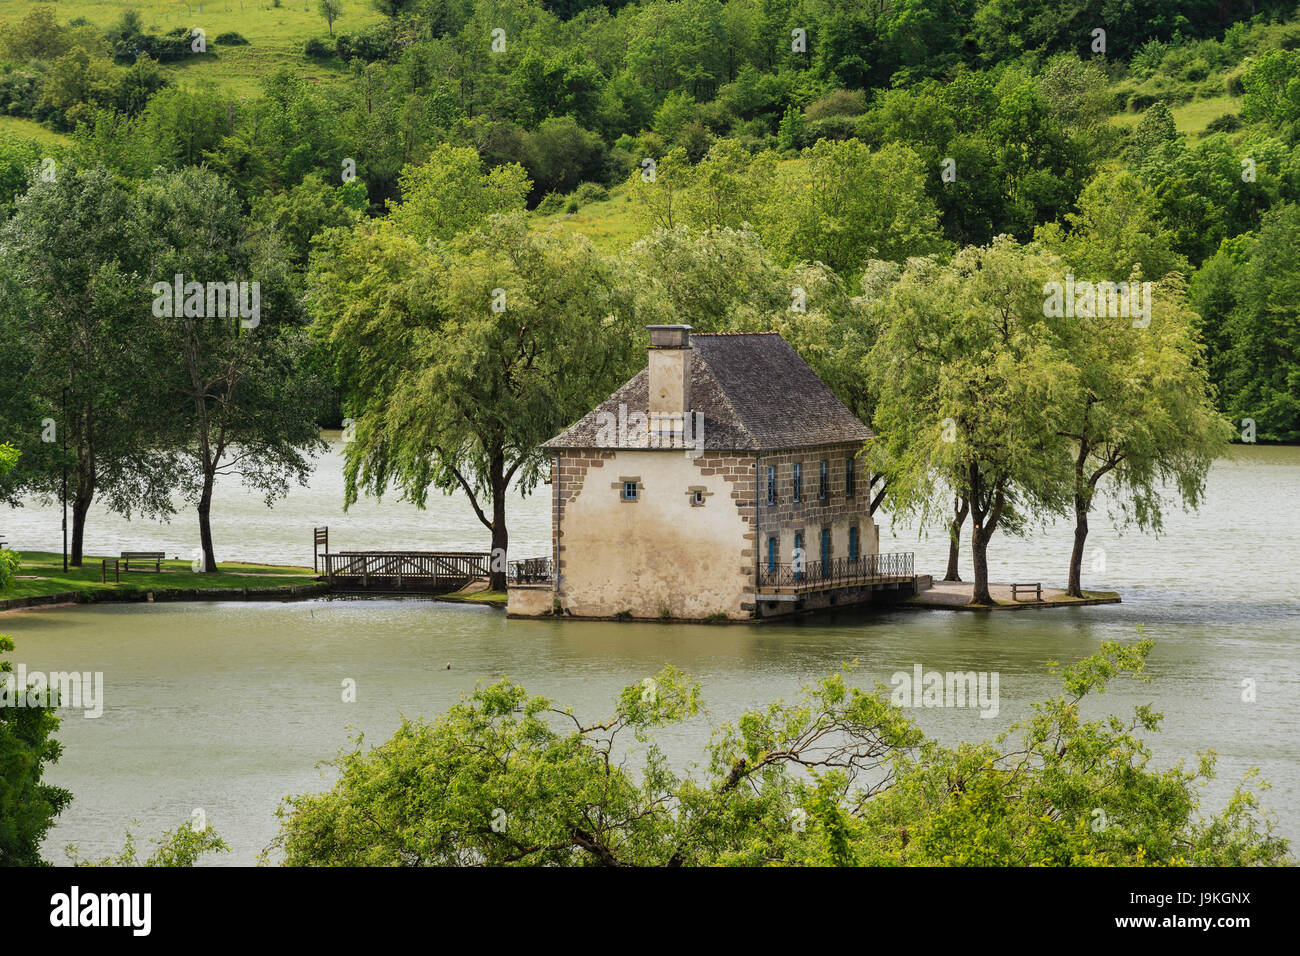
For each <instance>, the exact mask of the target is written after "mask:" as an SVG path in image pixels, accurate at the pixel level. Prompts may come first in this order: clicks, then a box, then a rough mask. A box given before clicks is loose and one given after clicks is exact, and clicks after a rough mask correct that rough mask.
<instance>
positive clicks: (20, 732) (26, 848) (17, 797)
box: [0, 634, 72, 866]
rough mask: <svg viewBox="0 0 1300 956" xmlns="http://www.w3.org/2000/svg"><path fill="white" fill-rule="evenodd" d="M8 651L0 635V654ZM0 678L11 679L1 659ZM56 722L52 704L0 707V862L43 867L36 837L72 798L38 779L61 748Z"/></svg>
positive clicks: (10, 668)
mask: <svg viewBox="0 0 1300 956" xmlns="http://www.w3.org/2000/svg"><path fill="white" fill-rule="evenodd" d="M13 649H14V642H13V641H12V640H11V639H10V638H9V637H7V636H5V635H3V634H0V654H5V653H8V652H9V651H12V650H13ZM0 681H4V682H5V683H7V684H8V683H11V682H15V677H14V674H13V665H12V664H11V663H9V661H7V660H0ZM58 726H59V718H58V716H57V715H56V714H55V712H54V708H53V707H52V706H41V707H8V706H0V866H42V865H44V862H45V861H44V860H42V859H41V840H43V839H44V838H45V834H46V833H47V832H48V831H49V829H50V827H51V826H52V825H53V824H54V818H55V817H57V816H58V815H59V813H61V812H62V811H63V808H64V807H66V806H67V805H68V803H69V802H70V801H71V800H72V794H70V793H69V792H68V791H67V790H64V789H62V788H61V787H54V786H51V785H50V784H48V783H44V782H43V781H42V779H41V778H42V776H43V775H44V773H45V769H46V767H47V766H49V765H50V764H53V763H55V762H57V761H58V759H59V755H60V754H61V753H62V751H63V748H62V747H61V745H60V744H59V742H58V741H57V740H55V739H54V731H55V730H57V729H58Z"/></svg>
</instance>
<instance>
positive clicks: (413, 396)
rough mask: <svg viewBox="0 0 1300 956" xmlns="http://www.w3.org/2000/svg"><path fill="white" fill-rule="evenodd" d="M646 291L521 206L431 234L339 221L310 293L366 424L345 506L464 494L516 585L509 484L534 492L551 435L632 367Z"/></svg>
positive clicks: (320, 328)
mask: <svg viewBox="0 0 1300 956" xmlns="http://www.w3.org/2000/svg"><path fill="white" fill-rule="evenodd" d="M632 292H633V290H632V287H631V283H630V282H629V281H628V280H627V278H626V277H625V276H623V274H622V273H621V271H620V269H619V267H618V266H617V264H616V263H613V262H611V261H609V260H607V259H605V258H604V257H602V256H601V255H600V254H598V253H597V252H596V251H595V250H594V249H593V248H592V247H591V245H590V244H589V243H588V242H587V241H586V240H585V239H583V238H581V237H565V236H561V235H558V234H554V233H551V234H539V233H534V232H531V231H530V230H529V228H528V225H527V222H526V221H525V220H524V219H523V218H522V217H520V216H517V215H516V216H508V217H502V216H498V217H492V218H491V219H489V220H488V221H487V222H486V223H485V224H484V225H483V226H481V227H480V228H478V229H475V230H473V231H471V232H466V233H462V234H460V235H459V236H457V237H455V238H453V239H449V240H444V241H441V242H438V241H432V242H430V243H429V244H428V245H422V244H421V243H419V242H417V241H416V240H415V239H413V238H411V237H410V236H407V235H404V234H402V233H401V232H399V231H398V230H397V229H396V228H394V227H393V224H390V223H387V222H384V223H377V224H362V225H361V226H358V227H357V228H356V229H354V230H352V231H350V232H347V231H343V230H335V231H333V232H330V233H327V234H326V236H325V237H324V238H323V239H322V242H321V247H320V249H319V250H318V252H317V253H316V255H315V256H314V257H313V260H312V271H311V274H310V277H309V295H310V301H311V306H312V309H313V312H314V315H315V318H316V323H317V332H318V334H319V335H320V336H321V337H322V339H323V340H324V341H325V342H326V343H327V345H328V346H329V348H330V349H331V350H332V352H333V354H334V356H335V362H336V367H337V369H338V378H339V381H340V382H341V383H342V386H343V389H344V404H345V408H347V410H348V413H349V414H350V415H351V417H353V418H354V419H355V420H356V437H355V439H354V440H353V441H352V442H350V443H349V445H348V447H347V462H346V465H345V470H344V475H345V479H346V487H347V501H346V503H347V504H351V503H352V502H354V501H355V500H356V499H357V496H358V494H359V493H362V492H368V493H371V494H374V495H375V496H376V497H379V496H382V495H383V494H384V492H385V491H386V490H387V489H388V488H389V487H390V486H392V485H396V486H397V487H398V489H399V490H400V492H401V494H402V496H403V497H405V498H407V499H409V500H411V501H414V502H415V503H416V504H417V505H420V506H423V505H424V503H425V501H426V499H427V497H428V494H429V491H430V489H431V488H436V489H438V490H439V491H442V492H444V493H447V492H450V491H453V490H457V489H459V490H461V491H463V492H464V493H465V494H466V496H467V497H468V498H469V501H470V505H471V506H472V507H473V509H474V513H475V514H476V515H477V516H478V518H479V520H480V521H481V522H482V524H483V525H484V527H486V528H487V529H489V531H490V532H491V535H492V550H493V552H494V556H495V557H496V563H494V570H493V572H492V581H491V584H492V587H493V588H494V589H503V588H504V586H505V568H504V566H502V565H501V564H500V559H501V558H502V557H503V556H504V555H505V554H506V551H507V549H508V547H509V533H508V530H507V526H506V495H507V492H508V491H509V489H510V487H511V485H512V484H516V483H517V484H518V485H519V487H520V490H521V491H522V492H523V493H525V494H526V493H527V492H529V491H531V489H532V488H533V487H534V486H535V484H536V483H537V481H538V480H539V479H540V478H541V475H542V472H543V469H544V467H545V465H546V459H545V457H544V456H543V455H542V454H541V453H540V451H539V450H538V445H540V444H541V443H542V442H543V441H545V440H546V439H547V438H550V437H552V436H553V435H555V434H557V433H558V432H559V431H560V430H561V429H563V428H564V427H566V426H567V425H569V424H570V423H571V422H572V421H574V420H575V419H577V418H578V417H580V416H581V415H583V414H585V413H586V411H587V410H588V409H590V408H591V406H592V405H593V404H594V403H595V402H596V401H597V400H599V399H601V398H603V397H604V396H605V395H607V394H608V393H609V392H610V391H612V390H613V388H614V387H615V386H616V385H618V384H619V383H620V382H621V381H622V380H623V378H624V377H625V374H626V373H627V372H628V370H629V366H630V362H631V355H630V349H631V346H632V342H633V336H632V332H631V330H632V328H634V327H635V326H633V325H632V324H631V320H632V319H633V317H634V315H635V310H636V305H635V302H634V299H633V295H632Z"/></svg>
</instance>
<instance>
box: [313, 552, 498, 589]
mask: <svg viewBox="0 0 1300 956" xmlns="http://www.w3.org/2000/svg"><path fill="white" fill-rule="evenodd" d="M321 557H322V559H323V560H324V562H325V576H326V577H327V578H329V579H330V580H331V582H340V581H346V582H348V583H354V582H355V581H356V579H360V583H361V584H362V586H369V584H370V579H372V578H375V579H379V581H380V582H383V583H388V582H396V584H397V586H398V587H399V588H402V587H406V586H407V582H408V580H409V582H410V585H411V586H412V587H413V588H415V587H427V586H429V585H433V586H439V585H446V586H452V585H455V586H463V585H464V584H467V583H469V582H470V581H473V580H475V579H477V578H486V577H488V576H489V574H490V571H491V566H492V555H491V554H490V553H488V552H478V551H335V552H333V553H331V554H325V555H321Z"/></svg>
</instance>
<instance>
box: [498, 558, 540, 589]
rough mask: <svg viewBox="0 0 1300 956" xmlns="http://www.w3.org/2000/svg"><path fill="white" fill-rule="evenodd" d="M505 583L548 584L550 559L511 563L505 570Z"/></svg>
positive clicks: (527, 559)
mask: <svg viewBox="0 0 1300 956" xmlns="http://www.w3.org/2000/svg"><path fill="white" fill-rule="evenodd" d="M506 582H507V583H508V584H550V583H551V559H550V558H524V559H523V560H522V561H511V562H510V564H509V565H508V566H507V569H506Z"/></svg>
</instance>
